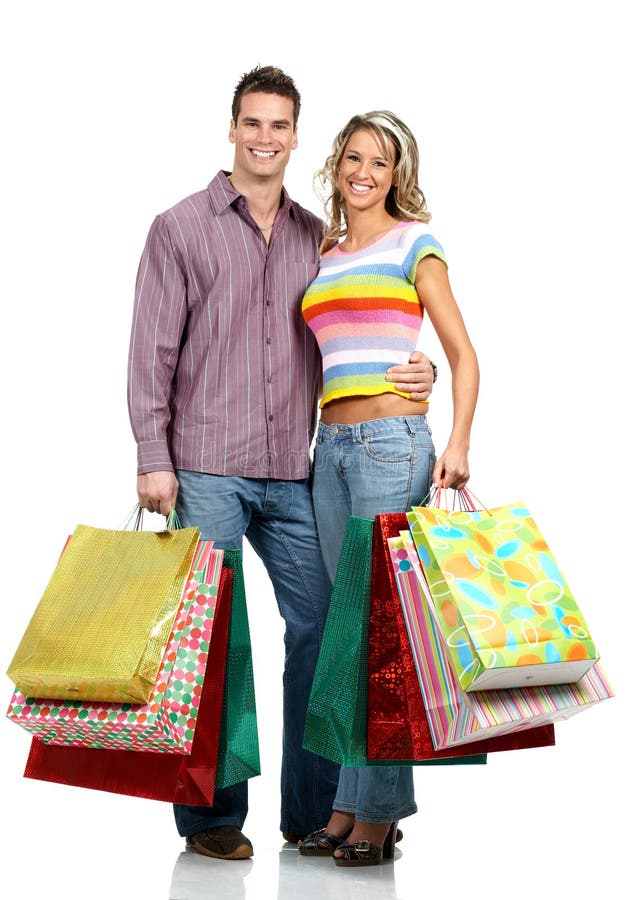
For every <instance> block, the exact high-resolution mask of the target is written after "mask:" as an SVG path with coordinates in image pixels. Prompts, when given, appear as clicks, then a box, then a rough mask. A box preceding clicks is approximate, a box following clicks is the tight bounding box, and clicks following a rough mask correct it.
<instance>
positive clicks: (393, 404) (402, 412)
mask: <svg viewBox="0 0 627 900" xmlns="http://www.w3.org/2000/svg"><path fill="white" fill-rule="evenodd" d="M428 409H429V404H428V403H421V402H417V401H415V400H407V399H406V398H405V397H401V396H400V394H378V395H377V396H375V397H342V398H341V399H340V400H332V401H331V402H330V403H327V404H326V406H324V407H323V408H322V411H321V413H320V420H321V422H323V423H324V424H325V425H355V424H356V423H357V422H370V421H371V420H372V419H385V418H388V417H389V416H424V415H426V413H427V411H428Z"/></svg>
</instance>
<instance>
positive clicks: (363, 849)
mask: <svg viewBox="0 0 627 900" xmlns="http://www.w3.org/2000/svg"><path fill="white" fill-rule="evenodd" d="M397 829H398V822H392V824H391V825H390V829H389V831H388V833H387V834H386V836H385V841H384V842H383V846H382V847H377V846H375V845H374V844H371V843H370V841H355V843H354V844H340V845H339V846H338V847H337V848H336V849H337V850H339V851H340V852H341V853H342V854H343V856H335V855H334V859H335V865H336V866H379V865H381V863H382V862H383V860H384V859H394V850H395V848H396V832H397Z"/></svg>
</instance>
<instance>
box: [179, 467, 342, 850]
mask: <svg viewBox="0 0 627 900" xmlns="http://www.w3.org/2000/svg"><path fill="white" fill-rule="evenodd" d="M176 476H177V478H178V481H179V494H178V499H177V502H176V511H177V513H178V515H179V518H180V520H181V523H182V524H183V525H195V526H196V527H197V528H199V529H200V532H201V535H202V537H203V538H204V539H205V540H213V541H214V543H215V546H216V547H221V548H223V549H234V550H238V549H241V547H242V539H243V537H244V535H245V536H246V538H247V539H248V541H249V542H250V544H251V545H252V547H253V548H254V550H255V552H256V553H257V554H258V555H259V557H260V558H261V560H262V561H263V563H264V565H265V567H266V569H267V572H268V575H269V576H270V580H271V582H272V585H273V587H274V592H275V595H276V599H277V603H278V607H279V612H280V614H281V616H282V618H283V619H284V621H285V636H284V640H285V668H284V673H283V761H282V768H281V823H280V828H281V830H282V831H285V832H289V833H291V834H303V835H304V834H308V833H309V832H310V831H312V830H313V829H314V828H318V827H320V826H322V825H325V824H326V823H327V821H328V819H329V817H330V815H331V807H332V803H333V798H334V796H335V789H336V786H337V777H338V766H337V765H336V764H335V763H332V762H330V761H329V760H326V759H322V758H321V757H319V756H316V755H314V754H313V753H310V752H309V751H308V750H304V749H303V747H302V743H303V732H304V727H305V713H306V710H307V703H308V701H309V693H310V690H311V684H312V681H313V676H314V671H315V667H316V662H317V659H318V652H319V650H320V643H321V640H322V633H323V631H324V624H325V620H326V615H327V611H328V608H329V599H330V595H331V582H330V579H329V577H328V575H327V570H326V568H325V565H324V561H323V559H322V554H321V552H320V545H319V542H318V532H317V529H316V523H315V518H314V513H313V506H312V500H311V491H310V485H309V481H308V480H302V481H278V480H271V479H263V478H236V477H231V476H226V475H205V474H203V473H200V472H183V471H177V472H176ZM244 580H245V576H244ZM251 596H254V595H253V594H252V593H251V591H250V590H249V591H248V601H249V602H250V599H251ZM251 639H252V641H253V642H254V641H255V635H254V634H253V635H251ZM247 812H248V783H247V782H242V783H240V784H236V785H234V786H233V787H230V788H223V789H219V790H217V791H216V794H215V800H214V804H213V806H211V807H198V806H182V805H175V807H174V816H175V819H176V825H177V828H178V831H179V834H181V835H190V834H196V832H198V831H203V830H204V829H205V828H212V827H215V826H216V825H237V827H238V828H241V827H242V826H243V824H244V819H245V818H246V814H247Z"/></svg>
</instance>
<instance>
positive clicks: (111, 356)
mask: <svg viewBox="0 0 627 900" xmlns="http://www.w3.org/2000/svg"><path fill="white" fill-rule="evenodd" d="M621 6H622V4H621V3H620V2H618V0H617V2H610V0H597V3H596V4H594V5H592V4H589V3H582V2H579V0H571V2H560V0H544V2H537V0H526V2H524V3H522V2H512V3H509V2H507V3H506V2H488V0H478V2H472V3H463V2H458V3H455V2H446V0H444V2H442V0H439V2H437V3H433V2H429V3H423V2H421V0H414V2H405V0H402V2H397V3H393V4H391V3H387V4H384V3H371V2H358V3H350V4H338V3H332V4H325V3H317V4H313V3H312V4H310V5H307V6H305V5H299V4H296V3H285V2H283V0H275V2H273V3H271V4H267V3H266V4H262V3H254V4H253V3H245V2H239V3H232V4H229V5H228V8H227V7H226V5H225V4H221V5H220V6H217V5H216V4H215V3H210V2H184V0H179V2H177V3H165V2H161V0H156V2H154V0H153V2H145V0H137V2H135V0H123V2H122V0H110V2H108V3H94V2H91V3H89V2H78V0H67V2H66V0H55V2H54V3H46V2H41V0H39V2H37V0H35V2H30V3H24V4H9V3H6V4H3V6H2V14H1V18H0V34H1V36H0V66H1V71H0V77H1V83H2V120H1V121H2V131H3V135H4V136H3V138H2V142H1V144H0V153H1V154H2V165H1V167H0V178H1V180H2V194H1V196H2V213H1V216H0V221H1V228H2V236H1V244H0V246H1V247H2V272H1V279H0V285H1V289H2V303H1V306H0V310H1V311H0V314H1V316H2V332H1V333H2V343H1V345H2V353H0V365H1V366H2V380H1V383H2V409H3V417H2V435H3V437H2V445H1V446H2V454H3V460H4V466H3V472H4V478H3V494H4V500H3V517H2V538H1V541H0V547H2V568H1V572H2V586H3V620H4V625H3V628H2V632H1V638H0V641H1V645H0V662H1V663H2V667H3V670H4V669H6V666H7V665H8V663H9V661H10V659H11V657H12V655H13V652H14V650H15V648H16V646H17V643H18V642H19V639H20V637H21V635H22V633H23V630H24V628H25V627H26V624H27V622H28V620H29V618H30V615H31V614H32V612H33V609H34V607H35V604H36V603H37V601H38V599H39V597H40V595H41V592H42V591H43V589H44V587H45V584H46V583H47V580H48V578H49V576H50V574H51V572H52V569H53V567H54V564H55V561H56V557H57V555H58V553H59V551H60V549H61V547H62V544H63V541H64V539H65V536H66V534H67V533H68V532H71V531H72V530H73V528H74V526H75V525H76V524H77V523H78V522H83V523H86V524H92V525H99V526H102V527H118V526H119V525H120V524H121V522H122V521H123V520H124V518H125V516H126V514H127V513H128V512H129V510H130V508H131V507H132V505H133V503H134V501H135V448H134V443H133V440H132V436H131V432H130V427H129V425H128V420H127V412H126V393H125V377H126V354H127V344H128V333H129V327H130V319H131V308H132V298H133V287H134V280H135V274H136V269H137V263H138V260H139V256H140V253H141V250H142V248H143V244H144V240H145V236H146V233H147V230H148V227H149V225H150V223H151V221H152V219H153V217H154V215H155V214H156V213H158V212H160V211H162V210H164V209H166V208H167V207H169V206H171V205H172V204H173V203H175V202H177V201H178V200H179V199H181V198H182V197H184V196H186V195H187V194H190V193H192V192H194V191H196V190H199V189H201V188H202V187H203V186H204V185H206V184H207V182H208V181H209V180H210V179H211V178H212V176H213V175H214V174H215V172H216V170H217V169H218V168H220V167H224V168H229V166H230V163H231V161H232V146H231V145H230V144H229V143H228V141H227V133H228V125H229V116H230V104H231V96H232V90H233V87H234V85H235V83H236V82H237V80H238V79H239V77H240V75H241V74H242V73H243V72H244V71H247V70H248V69H250V68H252V67H253V66H254V65H256V64H258V63H260V64H263V65H265V64H276V65H279V66H281V67H282V68H284V69H285V70H286V71H287V72H289V73H290V74H291V75H292V76H293V77H294V78H295V80H296V83H297V84H298V86H299V88H300V90H301V94H302V100H303V110H302V116H301V121H300V128H299V137H300V147H299V149H298V150H297V151H296V152H295V153H294V154H293V157H292V161H291V162H290V166H289V169H288V173H287V178H286V186H287V188H288V190H289V192H290V194H291V195H292V196H293V197H294V198H296V199H298V200H299V201H300V202H301V203H303V204H304V205H305V206H309V207H310V208H311V209H313V210H314V211H316V212H320V206H319V203H318V200H317V199H316V197H315V196H314V194H313V192H312V187H311V176H312V173H313V171H314V170H315V169H316V168H317V167H319V166H320V165H321V164H322V162H323V160H324V158H325V156H326V154H327V152H328V149H329V146H330V143H331V140H332V138H333V136H334V134H335V133H336V131H337V130H338V129H339V128H340V127H341V126H342V125H343V124H344V122H345V121H346V120H347V119H348V118H349V117H350V116H351V115H352V114H354V113H355V112H363V111H366V110H368V109H374V108H380V107H387V108H390V109H392V110H393V111H395V112H396V113H397V114H398V115H400V116H401V117H402V118H403V119H405V121H407V123H408V124H409V125H410V126H411V127H412V128H413V129H414V131H415V133H416V135H417V138H418V142H419V146H420V149H421V157H422V164H421V185H422V187H423V190H424V192H425V194H426V196H427V200H428V203H429V206H430V208H431V210H432V212H433V230H434V232H435V233H436V234H437V235H438V236H439V238H440V239H441V241H442V243H443V245H444V247H445V250H446V253H447V256H448V259H449V264H450V273H451V279H452V283H453V288H454V291H455V293H456V296H457V299H458V301H459V304H460V306H461V308H462V311H463V314H464V316H465V319H466V323H467V326H468V329H469V332H470V335H471V338H472V340H473V342H474V344H475V347H476V349H477V352H478V355H479V359H480V364H481V372H482V386H481V395H480V402H479V406H478V409H477V415H476V419H475V426H474V431H473V442H472V453H471V464H472V472H473V476H472V480H471V483H470V486H471V488H472V489H473V490H474V492H475V493H476V494H478V496H479V497H480V499H481V500H482V501H483V502H484V503H486V504H488V505H499V504H501V503H505V502H508V501H510V500H512V501H513V500H516V501H518V500H524V501H525V502H527V504H528V505H529V506H530V508H531V510H532V512H533V514H534V516H535V518H536V520H537V521H538V522H539V524H540V526H541V528H542V530H543V531H544V534H545V537H546V538H547V540H548V541H549V544H550V545H551V547H552V549H553V551H554V553H555V555H556V557H557V559H558V562H559V563H560V566H561V568H562V569H563V571H564V573H565V575H566V577H567V579H568V581H569V583H570V586H571V588H572V590H573V592H574V593H575V596H576V597H577V598H578V599H579V602H580V605H581V607H582V608H583V610H584V612H585V615H586V617H587V620H588V624H589V625H590V627H591V630H592V633H593V636H594V637H595V639H596V642H597V644H598V646H599V648H600V650H601V653H602V656H603V660H604V664H605V668H606V671H607V673H608V675H609V678H610V680H611V682H612V684H613V686H614V688H615V690H616V692H617V694H618V696H617V698H615V699H613V700H611V701H609V702H606V703H604V704H602V705H601V706H600V707H598V708H596V709H592V710H590V711H587V712H585V713H583V714H581V715H579V716H577V717H575V718H574V719H572V720H570V721H569V722H565V723H561V724H560V725H559V726H558V727H557V746H556V747H555V748H551V749H547V750H536V751H527V752H525V753H521V754H514V753H509V754H507V753H506V754H496V755H493V756H492V757H490V759H489V761H488V765H487V766H485V767H481V768H476V769H474V770H470V769H465V768H460V769H449V768H444V769H439V770H438V769H432V770H429V769H419V770H416V777H415V781H416V793H417V797H418V802H419V806H420V813H419V815H418V816H415V817H413V818H411V819H409V820H406V822H405V824H404V829H405V832H406V838H405V842H404V844H403V845H402V846H403V847H404V855H403V858H402V859H399V860H397V862H396V864H395V867H394V869H391V868H390V869H389V871H390V872H393V873H394V876H395V882H396V886H395V888H394V885H393V882H390V881H389V878H390V877H391V876H388V881H387V882H386V890H388V893H387V894H385V896H390V897H397V898H398V900H401V898H402V900H405V898H408V897H410V896H425V897H426V896H434V894H433V893H431V890H434V889H435V886H437V885H440V886H441V888H442V889H443V890H444V889H446V890H448V891H450V893H451V894H459V895H462V894H463V895H464V896H466V897H471V898H472V897H479V896H482V897H496V896H497V895H499V894H501V893H503V894H507V896H508V897H510V898H518V897H523V896H524V897H527V896H531V895H532V894H533V896H537V897H548V896H549V895H551V894H559V895H563V896H568V897H570V898H583V897H588V896H591V895H592V892H593V891H594V892H595V896H597V897H600V898H603V900H605V898H614V897H618V896H620V893H619V892H618V888H615V887H611V886H610V884H611V883H612V882H613V880H614V879H620V880H621V881H623V867H622V861H623V857H624V809H625V801H626V799H627V798H626V797H625V766H624V761H623V760H624V754H625V745H624V737H625V726H624V715H625V705H624V695H625V691H626V689H627V684H626V680H627V679H626V678H625V671H624V662H623V659H624V649H623V648H624V640H625V617H624V613H623V610H624V605H625V581H624V576H623V574H622V569H621V565H622V561H623V560H624V549H623V548H624V546H625V540H624V536H623V534H624V533H623V531H622V529H623V527H624V525H623V523H624V507H625V504H624V470H625V453H624V442H623V440H622V433H623V427H622V426H623V418H624V414H623V400H624V390H625V378H624V365H625V355H626V354H625V337H624V328H625V316H624V304H625V295H626V291H625V278H624V259H625V252H624V249H625V238H626V234H625V228H624V211H625V206H626V202H627V191H626V179H625V160H626V159H627V147H626V144H625V136H624V89H625V78H626V72H625V57H624V46H623V34H624V31H623V28H622V25H621V24H620V16H619V12H620V8H621ZM423 346H424V347H425V348H426V349H427V350H428V352H429V353H430V354H431V355H432V356H433V357H434V358H435V359H436V360H437V361H438V362H439V363H440V370H441V372H442V376H441V381H440V382H439V383H438V386H437V389H436V391H435V393H434V397H433V401H432V409H433V411H432V413H431V415H430V421H431V425H432V427H433V430H434V436H435V439H436V446H438V447H440V448H442V446H443V444H444V442H445V440H446V437H447V427H448V422H449V421H450V412H451V409H450V399H449V388H448V378H447V373H446V371H445V369H446V366H445V360H444V358H443V354H442V352H441V350H440V349H439V346H438V345H437V341H435V340H434V338H433V335H432V333H431V332H430V330H429V328H428V327H427V328H426V329H425V331H424V341H423ZM246 567H247V568H246V573H247V588H248V599H249V607H250V617H251V627H252V633H253V641H254V653H255V665H256V677H257V695H258V705H259V721H260V729H261V751H262V767H263V775H262V777H261V778H257V779H255V780H254V781H253V782H251V814H250V817H249V819H248V821H247V827H246V829H245V830H246V832H247V833H248V834H249V835H250V837H251V838H252V839H253V841H254V843H255V846H256V848H257V850H258V853H257V857H256V861H255V862H254V863H253V864H252V865H251V866H249V867H248V868H247V870H246V872H247V874H246V880H245V882H244V881H242V882H241V885H240V889H241V892H240V894H236V893H234V894H233V896H241V897H243V896H244V887H245V888H246V893H245V896H246V897H248V898H250V897H256V896H266V895H268V896H275V895H276V896H278V897H279V898H280V900H285V898H286V897H291V896H292V895H298V894H299V893H301V892H302V885H301V886H299V884H298V881H297V880H296V882H294V883H292V882H289V887H286V886H285V885H286V882H285V879H283V881H279V880H278V876H277V871H276V858H277V857H280V856H281V852H280V849H281V846H282V841H281V838H280V834H279V831H278V803H279V801H278V768H277V762H278V752H279V745H280V728H281V724H280V668H281V666H280V660H281V655H282V641H281V622H280V619H279V617H278V614H277V612H276V608H275V605H274V601H273V598H272V594H271V591H270V589H269V586H268V582H267V580H266V579H265V575H264V573H263V570H262V569H261V568H260V567H259V565H258V563H257V561H256V559H255V558H254V556H253V555H252V553H251V552H250V551H249V552H248V553H247V554H246ZM3 677H4V682H3V684H4V687H3V690H4V694H5V700H6V702H7V704H8V701H9V698H10V695H11V690H12V686H11V683H10V682H9V680H8V678H6V676H3ZM0 742H1V746H2V757H1V758H2V765H1V770H0V771H1V778H2V781H1V783H0V796H1V797H2V809H3V814H2V826H1V827H2V841H1V844H0V853H1V854H2V865H1V868H0V883H2V887H1V888H0V890H1V891H2V894H3V896H11V897H19V898H34V897H42V896H50V897H55V898H56V897H64V898H83V897H93V898H100V897H109V896H116V897H119V898H127V897H128V898H130V897H133V898H144V897H145V898H165V897H167V896H168V888H169V884H170V879H171V877H172V873H173V868H174V866H175V863H176V861H177V857H178V853H179V851H180V849H181V846H182V844H181V840H180V838H179V837H178V835H177V834H176V831H175V828H174V824H173V820H172V816H171V811H170V808H169V806H168V805H167V804H159V803H150V802H148V801H141V800H136V799H133V798H123V797H117V796H114V795H106V794H100V793H97V792H89V791H81V790H79V789H75V788H65V787H61V786H57V785H49V784H46V783H43V782H36V781H28V780H25V779H23V778H22V770H23V766H24V762H25V759H26V755H27V750H28V746H29V737H28V735H27V733H26V732H24V731H22V730H21V729H19V728H18V727H17V726H15V725H14V724H12V723H10V722H8V721H7V720H2V724H0ZM615 814H616V815H617V817H618V819H617V823H615V822H614V819H613V817H614V815H615ZM621 831H622V837H621ZM285 852H286V851H282V853H283V854H285ZM321 864H322V863H321ZM219 865H220V866H222V868H221V869H220V868H218V869H216V868H215V867H214V868H213V869H212V870H211V872H212V873H214V874H213V875H212V878H213V877H214V876H215V873H216V872H217V873H218V878H219V877H221V873H223V872H224V871H225V870H224V867H225V866H227V867H228V865H229V864H224V863H220V864H219ZM236 865H237V864H236ZM245 865H247V864H245ZM255 866H256V867H257V868H255ZM241 871H243V870H241ZM320 871H321V872H322V871H323V870H322V869H321V870H320ZM232 872H233V869H231V870H230V874H229V876H228V877H232ZM224 877H227V876H224ZM338 878H344V879H345V880H344V881H338ZM225 883H226V882H225ZM623 883H624V881H623ZM9 884H12V885H13V886H12V887H7V885H9ZM348 884H350V885H352V888H353V891H354V893H353V894H351V896H353V895H354V896H359V897H369V896H371V894H370V893H368V891H369V890H371V888H372V886H373V885H374V884H375V882H374V881H371V882H370V885H369V883H368V882H367V880H366V881H364V880H363V879H362V880H360V879H358V878H354V877H352V876H351V875H349V873H346V872H342V871H341V870H337V871H336V870H333V871H331V869H330V868H329V867H328V865H327V867H326V868H325V869H324V879H322V878H321V879H320V880H319V881H318V882H317V889H318V890H319V892H320V893H319V896H329V897H330V896H339V895H341V894H337V893H336V891H337V890H338V886H339V890H340V891H342V890H346V885H348ZM342 886H343V887H342ZM357 888H359V891H358V892H356V891H357ZM206 890H207V893H206V894H202V893H199V894H198V896H213V894H214V893H215V895H216V896H220V895H221V894H222V896H226V893H225V892H224V890H222V891H221V888H220V881H219V880H218V881H211V884H207V886H206ZM382 890H383V888H382V887H381V886H379V888H378V896H383V893H382ZM394 890H395V891H396V893H394ZM390 891H391V893H390ZM277 892H278V893H277ZM229 896H230V895H229ZM372 896H374V894H372Z"/></svg>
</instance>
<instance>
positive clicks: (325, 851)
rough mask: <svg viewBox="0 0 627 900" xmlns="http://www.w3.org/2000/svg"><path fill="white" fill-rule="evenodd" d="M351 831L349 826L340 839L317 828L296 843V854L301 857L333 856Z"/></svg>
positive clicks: (351, 827)
mask: <svg viewBox="0 0 627 900" xmlns="http://www.w3.org/2000/svg"><path fill="white" fill-rule="evenodd" d="M352 830H353V826H352V825H351V826H350V828H349V829H348V831H347V832H346V833H345V834H343V835H342V837H337V836H336V835H334V834H329V832H328V831H325V830H324V828H319V829H318V830H317V831H312V832H311V834H308V835H307V837H304V838H303V839H302V841H299V842H298V852H299V853H300V854H301V855H302V856H333V853H334V851H335V850H337V848H338V847H340V846H341V845H342V844H343V843H344V841H345V840H346V838H347V837H348V836H349V834H350V833H351V831H352Z"/></svg>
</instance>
